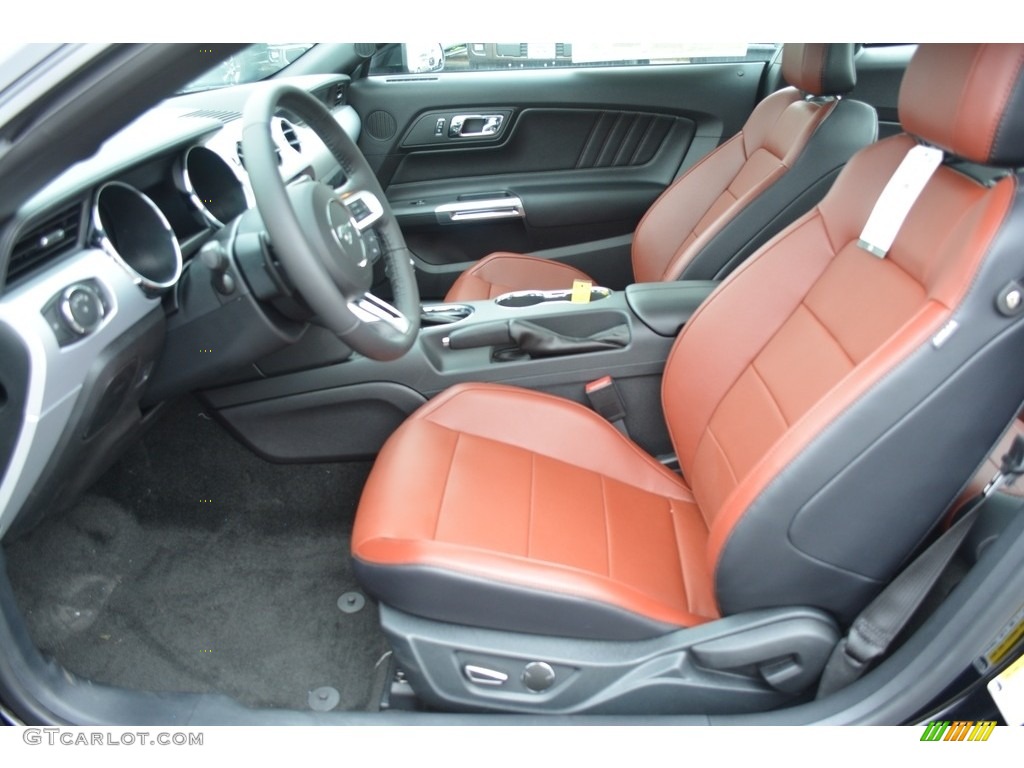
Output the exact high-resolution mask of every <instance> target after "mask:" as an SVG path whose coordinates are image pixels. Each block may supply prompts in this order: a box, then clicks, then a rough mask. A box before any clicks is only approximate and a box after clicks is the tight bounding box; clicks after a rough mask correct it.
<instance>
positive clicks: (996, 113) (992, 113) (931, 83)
mask: <svg viewBox="0 0 1024 768" xmlns="http://www.w3.org/2000/svg"><path fill="white" fill-rule="evenodd" d="M1022 65H1024V44H1002V45H1000V44H992V43H977V44H973V43H972V44H933V45H920V46H919V47H918V49H917V51H916V52H915V53H914V56H913V58H912V59H911V60H910V64H909V65H908V66H907V72H906V74H905V75H904V76H903V84H902V85H901V86H900V100H899V115H900V121H901V122H902V123H903V130H905V131H906V132H907V133H910V134H912V135H914V136H916V137H918V138H919V139H922V140H924V141H926V142H928V143H929V144H934V145H935V146H937V147H939V148H941V149H944V150H946V151H947V152H950V153H952V154H954V155H956V156H957V157H961V158H963V159H965V160H970V161H971V162H975V163H985V164H988V165H998V166H1010V167H1013V166H1020V165H1024V77H1022V76H1021V73H1022Z"/></svg>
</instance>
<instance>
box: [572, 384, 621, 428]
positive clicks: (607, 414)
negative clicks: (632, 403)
mask: <svg viewBox="0 0 1024 768" xmlns="http://www.w3.org/2000/svg"><path fill="white" fill-rule="evenodd" d="M583 391H584V392H585V393H586V395H587V400H589V401H590V407H591V408H593V409H594V410H595V411H597V412H598V413H599V414H601V416H603V417H604V418H605V419H606V420H607V421H610V422H611V423H612V426H614V427H615V428H616V429H617V430H619V432H621V433H622V434H624V435H625V436H626V437H629V431H628V430H627V429H626V405H625V404H624V403H623V402H622V396H621V395H620V394H619V390H618V387H616V386H615V380H614V379H613V378H612V377H611V376H602V377H601V378H600V379H594V380H593V381H589V382H587V383H586V385H584V387H583Z"/></svg>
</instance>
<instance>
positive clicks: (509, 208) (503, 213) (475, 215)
mask: <svg viewBox="0 0 1024 768" xmlns="http://www.w3.org/2000/svg"><path fill="white" fill-rule="evenodd" d="M434 214H435V215H436V216H437V221H438V223H439V224H457V223H459V222H463V221H483V220H485V219H522V218H524V217H525V216H526V213H525V212H524V210H523V201H522V200H520V199H519V198H518V197H514V196H511V195H510V196H506V197H497V196H495V197H493V198H484V199H482V200H460V201H458V202H455V203H445V204H443V205H439V206H437V207H436V208H434Z"/></svg>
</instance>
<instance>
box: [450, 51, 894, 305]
mask: <svg viewBox="0 0 1024 768" xmlns="http://www.w3.org/2000/svg"><path fill="white" fill-rule="evenodd" d="M853 54H854V46H853V44H852V43H828V44H825V43H811V44H804V43H800V44H797V43H787V44H786V45H785V47H784V48H783V52H782V76H783V77H784V78H785V80H786V81H787V82H788V83H790V87H788V88H783V89H782V90H779V91H776V92H775V93H773V94H772V95H770V96H768V97H767V98H766V99H764V100H763V101H762V102H761V103H760V104H758V105H757V107H755V108H754V111H753V113H752V114H751V115H750V118H749V119H748V120H747V122H746V124H745V125H744V126H743V128H742V129H741V130H740V132H739V133H737V134H736V135H735V136H733V137H732V138H731V139H730V140H729V141H727V142H725V143H724V144H722V145H721V146H719V147H718V148H717V149H715V150H714V151H713V152H711V153H710V154H709V155H707V156H706V157H705V158H704V159H703V160H701V161H700V162H699V163H697V164H696V165H695V166H693V167H692V168H691V169H690V170H688V171H687V172H686V173H685V174H684V175H683V176H682V177H680V178H679V179H678V180H677V181H676V182H675V183H674V184H672V185H671V186H670V187H669V188H668V189H666V190H665V192H663V193H662V195H661V196H660V197H659V198H658V199H657V200H655V201H654V204H653V205H652V206H651V207H650V209H649V210H648V211H647V213H646V214H645V216H644V217H643V219H642V220H641V221H640V224H639V225H638V226H637V229H636V232H635V233H634V235H633V246H632V256H633V275H634V278H635V280H636V281H637V282H658V281H667V280H683V279H686V280H716V279H720V278H722V277H724V276H725V275H727V274H728V273H729V272H730V271H732V269H733V268H735V267H736V266H737V265H738V264H739V263H740V262H741V261H743V259H745V258H746V257H747V256H749V255H750V254H752V253H753V252H754V251H755V250H756V249H757V248H758V247H760V246H761V245H762V244H763V243H764V242H766V241H767V240H768V239H769V238H770V237H772V236H773V235H775V234H776V233H777V232H779V231H781V230H782V229H783V228H784V227H785V226H786V225H787V224H789V223H790V222H791V221H793V220H795V219H796V218H797V217H798V216H800V215H802V214H803V213H805V212H806V211H808V210H809V209H810V208H812V207H813V206H814V205H815V204H816V203H817V202H818V201H819V200H820V199H821V198H822V197H823V196H824V194H825V192H826V191H828V188H829V187H830V186H831V185H832V182H833V181H834V180H835V177H836V176H837V175H838V173H839V170H840V169H841V168H842V167H843V165H845V164H846V162H847V161H848V160H849V159H850V158H851V157H852V156H853V155H854V153H856V152H857V151H858V150H859V149H861V148H862V147H865V146H867V145H868V144H870V143H872V142H873V141H875V139H876V138H877V135H878V117H877V115H876V113H875V110H874V108H873V107H871V106H869V105H867V104H864V103H863V102H859V101H853V100H848V99H847V100H843V99H842V98H841V97H842V94H844V93H847V92H849V91H850V90H852V89H853V87H854V85H855V84H856V82H857V76H856V69H855V67H854V60H853ZM575 279H583V280H590V277H589V276H588V275H587V274H586V273H584V272H581V271H580V270H578V269H576V268H574V267H572V266H570V265H568V264H565V263H563V262H559V261H554V260H551V259H543V258H538V257H536V256H525V255H523V254H518V253H506V252H500V253H492V254H491V255H490V256H487V257H486V258H483V259H481V260H480V261H479V262H477V263H476V264H475V265H474V266H472V267H470V268H469V269H467V270H466V271H465V272H463V273H462V274H461V275H460V276H459V278H458V279H457V280H456V281H455V284H454V285H453V286H452V288H451V290H449V291H448V295H447V296H446V297H445V300H446V301H477V300H481V299H489V298H494V297H496V296H499V295H501V294H503V293H507V292H509V291H517V290H552V289H560V288H570V287H571V286H572V282H573V280H575Z"/></svg>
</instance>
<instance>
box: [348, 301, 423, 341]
mask: <svg viewBox="0 0 1024 768" xmlns="http://www.w3.org/2000/svg"><path fill="white" fill-rule="evenodd" d="M348 308H349V309H350V310H351V311H352V314H353V315H355V316H356V317H358V318H359V320H360V321H362V322H364V323H386V324H387V325H389V326H390V327H391V328H393V329H394V330H395V331H397V332H398V333H408V332H409V325H410V323H409V318H407V317H406V316H405V315H404V314H402V313H401V312H400V311H398V309H396V308H395V307H393V306H392V305H391V304H389V303H388V302H386V301H384V299H382V298H380V297H379V296H375V295H373V294H372V293H370V292H366V293H364V294H363V295H362V296H360V297H359V298H357V299H355V300H354V301H350V302H349V303H348Z"/></svg>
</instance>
